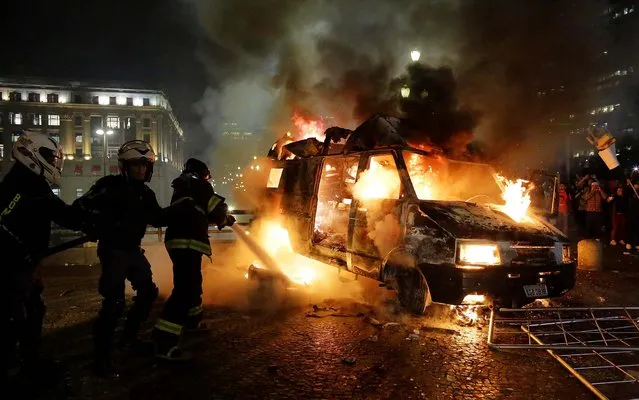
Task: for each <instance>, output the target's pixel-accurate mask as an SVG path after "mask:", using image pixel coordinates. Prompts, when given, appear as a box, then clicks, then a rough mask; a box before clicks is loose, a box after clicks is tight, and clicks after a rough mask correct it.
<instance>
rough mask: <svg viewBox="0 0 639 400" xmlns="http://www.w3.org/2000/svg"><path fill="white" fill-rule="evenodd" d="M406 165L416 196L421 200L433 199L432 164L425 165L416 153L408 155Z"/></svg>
mask: <svg viewBox="0 0 639 400" xmlns="http://www.w3.org/2000/svg"><path fill="white" fill-rule="evenodd" d="M422 158H423V157H422ZM406 167H407V168H408V171H409V173H410V179H411V181H412V182H413V188H414V189H415V193H416V194H417V198H418V199H421V200H431V199H435V187H434V186H435V183H434V173H433V168H432V166H430V165H425V163H424V162H422V159H420V157H419V156H418V155H417V154H413V155H411V156H410V157H408V164H407V165H406Z"/></svg>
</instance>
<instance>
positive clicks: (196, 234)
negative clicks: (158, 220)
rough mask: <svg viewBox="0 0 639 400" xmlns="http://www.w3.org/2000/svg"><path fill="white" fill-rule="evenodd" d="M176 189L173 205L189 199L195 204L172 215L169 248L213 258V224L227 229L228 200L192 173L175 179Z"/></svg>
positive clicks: (168, 236) (168, 232)
mask: <svg viewBox="0 0 639 400" xmlns="http://www.w3.org/2000/svg"><path fill="white" fill-rule="evenodd" d="M172 187H173V197H172V199H171V204H172V205H177V204H179V203H181V202H184V201H185V200H187V199H189V200H192V203H191V204H190V206H184V207H180V208H179V211H176V212H175V213H173V214H172V215H171V220H170V222H169V226H168V227H167V228H166V237H165V242H164V243H165V245H166V248H167V249H168V250H171V249H191V250H195V251H198V252H200V253H202V254H206V255H207V256H210V255H211V245H210V244H209V234H208V230H209V223H212V224H216V225H218V226H224V223H225V222H226V216H227V206H226V203H224V198H223V197H221V196H218V195H217V194H215V192H214V191H213V187H212V186H211V185H210V184H209V183H208V182H206V181H205V180H202V179H200V178H197V177H195V176H193V175H192V174H189V173H183V174H182V175H180V176H179V177H177V178H176V179H174V180H173V183H172Z"/></svg>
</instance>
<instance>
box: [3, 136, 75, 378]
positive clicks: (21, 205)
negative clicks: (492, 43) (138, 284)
mask: <svg viewBox="0 0 639 400" xmlns="http://www.w3.org/2000/svg"><path fill="white" fill-rule="evenodd" d="M12 156H13V158H14V159H15V160H16V162H15V163H14V164H13V166H12V168H11V170H10V171H9V173H8V174H7V175H6V176H5V178H4V180H3V181H2V182H1V183H0V248H2V261H1V262H0V265H1V266H2V279H0V297H1V300H0V309H1V310H2V311H1V313H2V315H1V317H0V319H1V320H0V325H1V326H2V327H3V330H4V329H5V327H6V330H4V332H3V334H2V336H1V337H2V338H3V339H1V340H0V341H1V342H2V344H1V346H2V348H1V349H0V360H1V361H0V364H1V365H2V371H0V373H1V374H2V375H3V376H2V379H6V378H7V368H8V367H9V365H8V364H9V362H10V360H11V359H12V358H14V357H13V356H14V355H15V350H16V343H19V344H20V356H21V361H22V371H23V372H24V375H25V377H27V378H34V379H36V380H37V382H38V383H39V384H40V385H41V384H42V383H43V381H46V380H50V379H52V378H55V377H57V376H58V375H59V372H60V369H59V368H58V367H57V365H56V364H55V363H53V362H51V361H47V360H43V359H42V358H40V352H39V350H40V337H41V334H42V323H43V320H44V313H45V304H44V301H43V300H42V297H41V294H42V291H43V286H42V281H41V279H40V276H39V275H40V274H39V273H38V270H37V266H38V263H39V261H40V257H41V256H40V255H41V254H42V253H43V252H44V251H45V250H46V249H47V247H48V246H49V237H50V235H51V222H52V221H53V222H55V223H56V224H58V225H61V226H64V227H67V228H71V229H79V228H80V219H79V218H78V217H79V214H78V213H75V212H74V211H73V209H72V207H70V206H68V205H66V204H65V203H64V202H63V201H62V200H61V199H60V198H58V197H57V196H56V195H55V194H53V191H52V189H51V187H50V185H51V184H58V183H59V182H60V173H61V169H62V160H63V158H62V152H61V150H60V146H59V145H58V143H56V142H55V141H54V140H53V139H51V137H49V136H48V135H45V134H42V133H38V132H28V131H27V132H25V133H24V134H22V135H21V136H20V137H19V138H18V139H17V141H16V142H15V144H14V145H13V150H12Z"/></svg>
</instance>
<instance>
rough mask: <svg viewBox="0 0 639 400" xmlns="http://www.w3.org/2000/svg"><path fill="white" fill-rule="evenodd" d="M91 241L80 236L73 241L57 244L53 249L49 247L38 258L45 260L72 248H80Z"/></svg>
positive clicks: (86, 237)
mask: <svg viewBox="0 0 639 400" xmlns="http://www.w3.org/2000/svg"><path fill="white" fill-rule="evenodd" d="M90 241H91V240H90V239H89V237H88V236H80V237H79V238H75V239H73V240H69V241H68V242H64V243H62V244H59V245H57V246H53V247H49V248H48V249H46V250H45V251H43V252H42V253H41V254H40V258H46V257H50V256H52V255H54V254H58V253H61V252H63V251H65V250H69V249H71V248H73V247H76V246H80V245H82V244H85V243H87V242H90Z"/></svg>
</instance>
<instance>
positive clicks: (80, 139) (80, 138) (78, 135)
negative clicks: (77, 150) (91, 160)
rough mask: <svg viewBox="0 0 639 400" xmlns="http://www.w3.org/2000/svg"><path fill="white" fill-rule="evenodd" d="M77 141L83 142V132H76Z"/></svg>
mask: <svg viewBox="0 0 639 400" xmlns="http://www.w3.org/2000/svg"><path fill="white" fill-rule="evenodd" d="M75 142H76V143H82V134H81V133H76V134H75Z"/></svg>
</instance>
